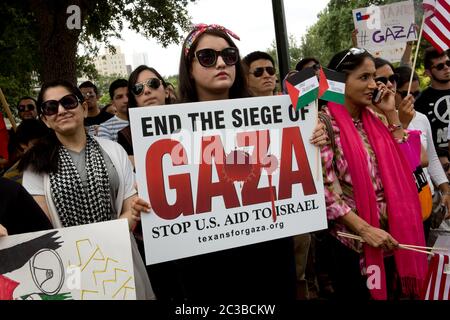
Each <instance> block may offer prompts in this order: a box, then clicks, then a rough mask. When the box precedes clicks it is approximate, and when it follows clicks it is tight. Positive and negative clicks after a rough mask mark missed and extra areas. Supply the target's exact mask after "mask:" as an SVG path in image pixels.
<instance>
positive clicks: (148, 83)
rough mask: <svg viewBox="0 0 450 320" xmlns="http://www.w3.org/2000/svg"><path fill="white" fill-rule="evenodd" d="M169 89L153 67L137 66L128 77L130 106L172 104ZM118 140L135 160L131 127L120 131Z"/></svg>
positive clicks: (131, 158)
mask: <svg viewBox="0 0 450 320" xmlns="http://www.w3.org/2000/svg"><path fill="white" fill-rule="evenodd" d="M170 103H171V102H170V97H169V91H168V89H167V85H166V82H165V81H164V79H163V77H161V75H160V74H159V72H158V71H156V70H155V69H154V68H152V67H147V66H145V65H141V66H139V67H137V68H136V69H135V70H134V71H133V72H132V73H131V74H130V78H129V79H128V108H137V107H146V106H158V105H163V104H170ZM117 142H118V143H119V144H120V145H121V146H122V147H123V148H124V149H125V151H126V152H127V154H128V155H129V156H130V160H131V161H132V162H133V157H132V156H133V154H134V153H133V142H132V140H131V129H130V126H127V127H125V128H123V129H122V130H120V131H119V132H118V138H117Z"/></svg>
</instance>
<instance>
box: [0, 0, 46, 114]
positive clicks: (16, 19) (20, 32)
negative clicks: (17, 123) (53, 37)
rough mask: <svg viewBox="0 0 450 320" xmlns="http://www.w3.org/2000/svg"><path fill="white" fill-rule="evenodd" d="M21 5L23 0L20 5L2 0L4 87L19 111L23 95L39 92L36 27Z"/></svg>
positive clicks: (0, 82) (0, 80)
mask: <svg viewBox="0 0 450 320" xmlns="http://www.w3.org/2000/svg"><path fill="white" fill-rule="evenodd" d="M20 5H21V3H20V1H18V3H17V6H16V7H13V6H10V1H2V2H0V52H1V54H0V88H1V89H2V91H3V93H4V95H5V96H6V99H7V102H8V103H9V104H10V105H11V111H12V112H13V114H15V115H17V110H16V108H15V105H16V104H17V102H18V100H19V98H20V97H22V96H28V95H29V96H35V92H33V89H34V88H35V87H36V86H37V85H38V82H37V73H36V70H37V68H36V66H37V65H38V64H39V55H38V54H37V51H38V50H37V45H38V44H37V41H36V37H37V34H36V30H35V29H33V28H32V24H31V23H30V19H31V15H30V14H23V8H21V6H20Z"/></svg>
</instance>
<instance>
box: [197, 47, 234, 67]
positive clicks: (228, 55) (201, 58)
mask: <svg viewBox="0 0 450 320" xmlns="http://www.w3.org/2000/svg"><path fill="white" fill-rule="evenodd" d="M195 56H196V57H197V60H198V62H199V63H200V64H201V65H202V66H203V67H205V68H209V67H212V66H215V65H216V63H217V58H218V57H219V56H221V57H222V59H223V62H225V64H226V65H227V66H233V65H235V64H236V63H237V62H238V61H239V50H238V49H237V48H232V47H229V48H225V49H223V50H221V51H216V50H214V49H209V48H208V49H201V50H198V51H197V52H196V53H195Z"/></svg>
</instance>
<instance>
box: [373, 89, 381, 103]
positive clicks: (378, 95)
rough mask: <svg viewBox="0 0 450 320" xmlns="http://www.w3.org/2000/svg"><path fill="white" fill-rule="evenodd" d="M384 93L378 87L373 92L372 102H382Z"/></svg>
mask: <svg viewBox="0 0 450 320" xmlns="http://www.w3.org/2000/svg"><path fill="white" fill-rule="evenodd" d="M382 93H383V92H382V91H381V90H378V88H377V89H375V90H374V91H373V93H372V103H373V104H378V103H380V101H381V95H382Z"/></svg>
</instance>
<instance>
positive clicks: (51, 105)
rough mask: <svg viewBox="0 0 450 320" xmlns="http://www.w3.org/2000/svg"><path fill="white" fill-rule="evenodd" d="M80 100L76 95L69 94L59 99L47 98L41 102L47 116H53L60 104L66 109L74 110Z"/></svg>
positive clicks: (43, 111)
mask: <svg viewBox="0 0 450 320" xmlns="http://www.w3.org/2000/svg"><path fill="white" fill-rule="evenodd" d="M78 103H79V100H78V98H77V96H76V95H74V94H72V93H71V94H68V95H67V96H64V97H62V98H61V99H59V100H47V101H45V102H43V103H42V104H41V110H42V113H43V114H44V115H46V116H52V115H55V114H57V113H58V109H59V105H62V106H63V108H64V109H66V110H72V109H75V108H76V107H78Z"/></svg>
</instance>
